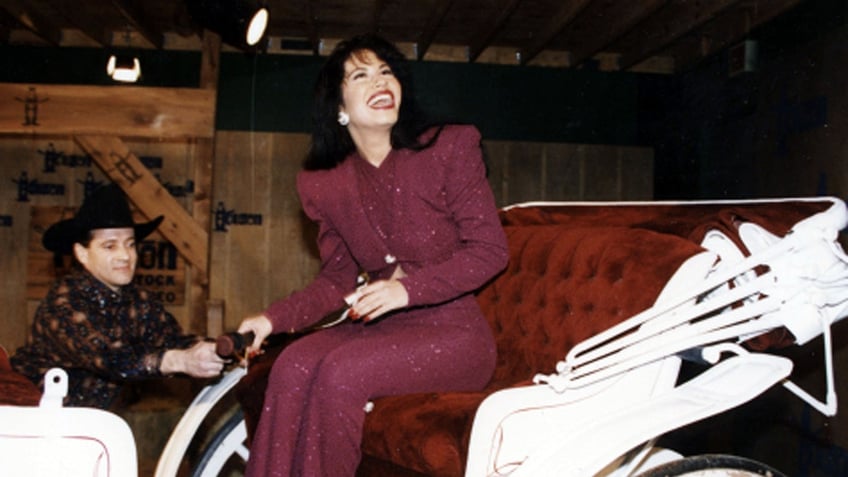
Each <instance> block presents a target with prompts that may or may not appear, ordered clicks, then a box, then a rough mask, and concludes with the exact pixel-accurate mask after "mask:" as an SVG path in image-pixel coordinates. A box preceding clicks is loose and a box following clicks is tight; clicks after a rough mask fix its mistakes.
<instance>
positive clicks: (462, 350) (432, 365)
mask: <svg viewBox="0 0 848 477" xmlns="http://www.w3.org/2000/svg"><path fill="white" fill-rule="evenodd" d="M466 304H467V302H466ZM457 305H459V304H454V305H453V306H445V307H438V308H431V309H427V310H417V311H413V312H407V313H402V314H398V315H395V316H390V317H387V318H385V319H383V320H380V321H377V322H374V323H371V324H367V325H363V324H361V323H345V324H343V325H340V326H337V327H335V328H331V329H328V330H323V331H319V332H316V333H313V334H310V335H307V336H304V337H303V338H301V339H299V340H297V341H295V342H294V343H292V344H291V345H289V346H288V347H286V348H285V349H284V350H283V352H282V353H281V354H280V356H279V357H278V358H277V360H276V361H275V363H274V366H273V368H272V369H271V374H270V377H269V380H268V388H267V390H266V393H265V402H264V406H263V408H262V414H261V417H260V419H259V423H258V426H257V429H256V433H255V435H254V438H253V441H252V443H251V448H250V458H249V460H248V464H247V472H246V476H247V477H259V476H267V477H271V476H280V477H295V476H303V477H320V476H327V477H344V476H353V475H354V474H355V473H356V467H357V465H358V464H359V460H360V443H361V438H362V426H363V422H364V420H365V410H364V407H365V405H366V403H367V402H368V401H369V400H370V399H373V398H377V397H381V396H389V395H398V394H409V393H416V392H443V391H472V390H479V389H482V388H483V386H485V384H486V383H487V381H488V380H489V378H490V377H491V374H492V371H493V370H494V366H495V347H494V341H493V339H492V335H491V331H490V329H489V327H488V324H487V323H486V321H485V319H484V318H483V317H482V315H481V314H480V312H479V310H478V309H477V308H476V304H474V306H473V307H468V306H457Z"/></svg>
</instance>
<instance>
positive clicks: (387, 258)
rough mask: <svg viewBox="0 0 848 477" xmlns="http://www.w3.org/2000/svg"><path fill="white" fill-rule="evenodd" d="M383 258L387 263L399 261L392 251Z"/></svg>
mask: <svg viewBox="0 0 848 477" xmlns="http://www.w3.org/2000/svg"><path fill="white" fill-rule="evenodd" d="M383 260H385V261H386V263H388V264H390V265H391V264H392V263H395V262H397V257H395V256H394V255H392V254H390V253H387V254H386V256H385V257H383Z"/></svg>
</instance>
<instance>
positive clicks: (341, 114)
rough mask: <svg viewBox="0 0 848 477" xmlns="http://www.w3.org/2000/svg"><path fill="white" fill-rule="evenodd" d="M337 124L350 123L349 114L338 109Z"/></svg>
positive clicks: (344, 124)
mask: <svg viewBox="0 0 848 477" xmlns="http://www.w3.org/2000/svg"><path fill="white" fill-rule="evenodd" d="M339 124H341V125H342V126H347V125H348V124H350V116H349V115H348V114H347V113H346V112H344V111H339Z"/></svg>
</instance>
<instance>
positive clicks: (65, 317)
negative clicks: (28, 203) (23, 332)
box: [11, 184, 224, 408]
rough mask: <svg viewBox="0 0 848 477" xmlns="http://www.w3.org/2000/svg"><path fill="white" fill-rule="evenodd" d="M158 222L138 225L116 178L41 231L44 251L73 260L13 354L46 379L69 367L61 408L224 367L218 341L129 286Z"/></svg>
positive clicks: (108, 400)
mask: <svg viewBox="0 0 848 477" xmlns="http://www.w3.org/2000/svg"><path fill="white" fill-rule="evenodd" d="M161 222H162V217H161V216H159V217H157V218H155V219H153V220H151V221H149V222H144V223H135V222H134V221H133V218H132V213H131V212H130V207H129V204H128V203H127V199H126V196H125V195H124V193H123V192H122V191H121V189H120V188H119V187H118V186H116V185H115V184H110V185H108V186H104V187H101V188H99V189H98V190H96V191H95V192H94V193H92V194H91V195H90V196H89V197H87V198H86V199H85V200H84V201H83V204H82V206H81V207H80V208H79V211H78V212H77V213H76V215H75V216H74V217H73V218H70V219H65V220H62V221H60V222H57V223H56V224H53V225H52V226H50V228H48V229H47V231H45V233H44V236H43V237H42V243H43V245H44V247H45V248H47V249H48V250H50V251H52V252H54V253H57V254H73V256H74V258H75V260H76V263H75V267H74V271H73V272H72V273H70V274H68V275H66V276H65V277H62V278H60V279H58V280H57V281H56V282H55V283H54V284H53V286H52V287H51V288H50V290H49V291H48V293H47V296H46V297H45V298H44V300H43V301H42V302H41V304H40V305H39V307H38V310H37V311H36V313H35V319H34V321H33V324H32V329H31V331H30V334H29V337H28V339H27V344H26V345H25V346H23V347H21V348H19V349H18V350H17V352H16V353H15V355H14V356H13V357H12V359H11V361H12V366H13V367H14V368H15V370H16V371H18V372H19V373H21V374H24V375H25V376H27V377H29V379H30V380H32V381H33V382H35V383H36V384H39V385H43V383H42V380H43V377H44V373H45V372H46V371H47V370H48V369H50V368H53V367H61V368H64V369H65V371H67V372H68V376H69V380H68V381H69V383H68V396H67V397H66V398H65V405H68V406H90V407H100V408H108V407H109V406H110V405H111V404H112V403H113V401H114V399H115V397H117V395H118V393H119V392H120V389H121V387H122V384H123V383H124V382H126V381H129V380H136V379H144V378H151V377H161V376H168V375H173V374H187V375H189V376H193V377H199V378H209V377H214V376H217V375H218V374H219V373H220V372H221V371H222V369H223V366H224V361H223V360H222V359H221V358H220V357H218V355H216V354H215V345H214V343H210V342H206V341H204V340H202V339H200V338H198V337H196V336H192V335H185V334H183V333H182V331H181V329H180V326H179V324H178V323H177V321H176V320H175V319H174V317H173V316H172V315H171V314H170V313H168V312H167V311H166V310H165V308H164V306H163V305H162V303H160V302H159V301H158V300H156V299H155V298H153V296H152V295H151V294H149V293H148V292H147V291H145V290H143V289H141V288H139V287H137V286H136V285H135V284H134V283H133V277H134V275H135V267H136V261H137V259H138V254H137V251H136V242H137V241H140V240H142V239H144V237H146V236H147V235H149V234H150V233H152V232H153V231H154V230H156V227H158V226H159V224H160V223H161Z"/></svg>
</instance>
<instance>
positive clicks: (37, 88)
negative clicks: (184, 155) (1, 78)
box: [0, 83, 216, 138]
mask: <svg viewBox="0 0 848 477" xmlns="http://www.w3.org/2000/svg"><path fill="white" fill-rule="evenodd" d="M215 94H216V92H215V90H210V89H194V88H145V87H138V86H72V85H47V84H38V85H27V84H19V83H0V134H2V133H11V134H112V135H117V136H121V137H154V138H191V137H212V135H213V133H214V128H215V121H214V116H215Z"/></svg>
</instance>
